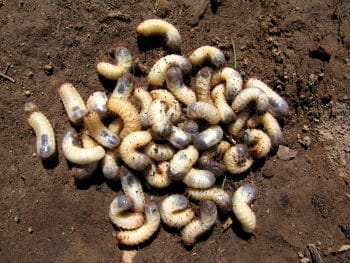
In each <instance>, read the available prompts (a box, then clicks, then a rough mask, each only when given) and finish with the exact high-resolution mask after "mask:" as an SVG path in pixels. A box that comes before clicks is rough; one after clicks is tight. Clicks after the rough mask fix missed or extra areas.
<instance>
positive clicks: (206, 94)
mask: <svg viewBox="0 0 350 263" xmlns="http://www.w3.org/2000/svg"><path fill="white" fill-rule="evenodd" d="M212 75H213V71H212V70H211V69H210V68H209V67H204V68H201V69H200V70H199V71H198V73H197V75H196V78H195V80H194V90H195V91H196V95H197V100H198V101H203V102H207V103H210V104H214V103H213V101H212V99H211V97H210V89H211V86H210V82H211V77H212Z"/></svg>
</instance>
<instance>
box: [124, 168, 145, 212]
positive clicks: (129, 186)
mask: <svg viewBox="0 0 350 263" xmlns="http://www.w3.org/2000/svg"><path fill="white" fill-rule="evenodd" d="M120 180H121V184H122V188H123V191H124V194H125V195H127V196H129V197H130V198H131V199H132V201H133V203H134V206H133V208H134V210H135V211H136V212H143V210H144V208H145V195H144V193H143V190H142V185H141V182H140V180H139V178H137V176H136V175H134V174H133V173H132V172H130V170H128V169H127V168H126V167H124V166H121V167H120Z"/></svg>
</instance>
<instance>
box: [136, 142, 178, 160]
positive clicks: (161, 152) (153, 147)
mask: <svg viewBox="0 0 350 263" xmlns="http://www.w3.org/2000/svg"><path fill="white" fill-rule="evenodd" d="M143 152H144V153H145V154H146V155H147V156H148V157H149V158H152V159H153V160H156V161H166V160H169V159H171V158H172V157H173V155H174V154H175V150H174V148H173V147H172V146H171V145H169V144H157V143H154V142H151V143H150V144H148V145H147V146H146V148H145V149H144V151H143Z"/></svg>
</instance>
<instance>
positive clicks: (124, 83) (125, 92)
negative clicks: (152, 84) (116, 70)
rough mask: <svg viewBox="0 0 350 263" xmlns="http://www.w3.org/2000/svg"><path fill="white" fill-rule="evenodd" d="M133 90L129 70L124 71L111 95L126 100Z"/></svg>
mask: <svg viewBox="0 0 350 263" xmlns="http://www.w3.org/2000/svg"><path fill="white" fill-rule="evenodd" d="M133 90H134V82H133V80H132V75H131V74H130V73H129V72H126V73H124V74H123V75H122V76H121V77H120V78H119V79H118V82H117V85H116V86H115V88H114V90H113V92H112V95H111V97H114V98H117V99H124V100H127V99H129V98H130V96H131V94H132V92H133Z"/></svg>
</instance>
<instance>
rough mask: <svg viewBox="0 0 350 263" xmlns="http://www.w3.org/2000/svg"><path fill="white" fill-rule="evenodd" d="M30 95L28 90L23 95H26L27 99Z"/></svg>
mask: <svg viewBox="0 0 350 263" xmlns="http://www.w3.org/2000/svg"><path fill="white" fill-rule="evenodd" d="M31 94H32V93H31V92H30V90H26V91H25V92H24V95H26V96H27V97H29V96H30V95H31Z"/></svg>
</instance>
